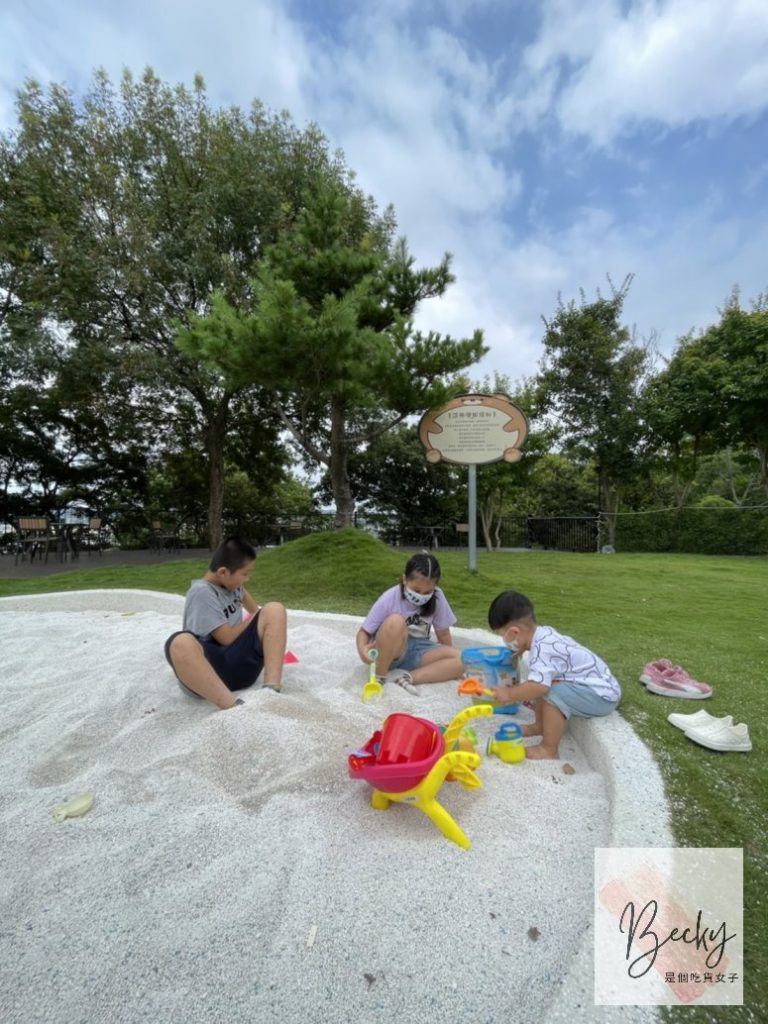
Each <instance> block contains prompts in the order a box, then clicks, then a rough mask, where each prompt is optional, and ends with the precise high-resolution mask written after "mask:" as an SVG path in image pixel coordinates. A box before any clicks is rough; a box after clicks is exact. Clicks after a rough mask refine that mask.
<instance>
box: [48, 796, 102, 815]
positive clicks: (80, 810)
mask: <svg viewBox="0 0 768 1024" xmlns="http://www.w3.org/2000/svg"><path fill="white" fill-rule="evenodd" d="M92 807H93V793H78V794H77V796H73V797H72V799H71V800H68V801H67V802H66V803H65V804H56V806H55V807H54V808H53V817H54V819H55V820H56V821H64V819H65V818H80V817H82V816H83V815H84V814H87V813H88V811H90V809H91V808H92Z"/></svg>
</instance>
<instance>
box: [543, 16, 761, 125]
mask: <svg viewBox="0 0 768 1024" xmlns="http://www.w3.org/2000/svg"><path fill="white" fill-rule="evenodd" d="M526 66H527V68H528V70H529V73H530V74H531V75H532V76H533V80H534V83H535V82H536V81H537V79H538V77H539V76H544V75H549V76H550V78H548V79H545V82H547V83H551V74H552V70H553V68H557V69H559V70H560V72H561V75H562V77H561V91H560V94H559V97H558V99H557V103H556V111H557V116H558V117H559V119H560V121H561V123H562V125H563V127H564V128H565V129H566V130H568V131H571V132H574V133H579V134H582V135H587V136H589V137H590V138H591V139H592V140H593V141H594V142H595V143H597V144H599V145H603V144H607V143H609V142H611V141H612V140H613V139H615V138H616V137H617V136H618V135H620V134H621V133H622V132H625V131H628V130H630V129H631V128H632V127H633V126H636V125H637V124H638V123H640V122H644V121H652V122H657V123H659V124H661V125H664V126H669V127H679V126H681V125H686V124H689V123H690V122H693V121H700V120H705V121H706V120H712V119H720V118H722V119H724V120H733V119H735V118H739V117H750V116H754V115H755V114H757V113H759V112H760V111H763V110H765V109H766V106H768V4H767V3H766V2H765V0H666V2H659V3H654V2H651V0H639V2H634V3H632V4H631V5H630V6H629V8H628V9H626V11H622V9H621V7H620V5H619V3H618V2H616V0H596V2H594V3H589V4H582V3H581V2H580V0H575V2H574V0H553V2H552V3H550V4H549V5H548V6H547V8H546V13H545V17H544V21H543V25H542V29H541V32H540V35H539V37H538V39H537V40H536V42H535V43H534V44H532V45H531V47H530V48H529V49H528V51H527V54H526Z"/></svg>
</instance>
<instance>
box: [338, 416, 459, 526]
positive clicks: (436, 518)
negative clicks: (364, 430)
mask: <svg viewBox="0 0 768 1024" xmlns="http://www.w3.org/2000/svg"><path fill="white" fill-rule="evenodd" d="M348 472H349V481H350V489H351V491H352V494H353V495H354V497H355V501H356V503H357V506H358V510H359V511H360V512H362V513H363V514H364V515H365V517H366V519H372V520H373V521H374V522H378V523H379V524H380V525H381V526H382V528H383V529H389V530H390V532H391V535H392V536H393V537H395V536H397V537H400V536H404V535H408V534H409V533H412V531H413V530H414V528H416V529H423V528H424V527H428V526H437V525H440V524H441V523H451V524H452V523H455V522H457V521H458V520H461V519H463V517H464V515H465V509H466V481H465V479H464V478H463V477H464V474H462V473H461V470H460V467H458V466H452V465H451V464H450V463H447V462H439V463H437V464H436V465H430V464H429V463H428V462H427V461H426V459H425V458H424V448H423V447H422V445H421V442H420V441H419V439H418V436H417V433H416V428H415V427H413V426H407V425H405V424H403V423H401V424H399V425H398V426H396V427H393V428H392V430H390V431H388V432H387V433H385V434H382V435H381V436H380V437H377V438H376V439H375V440H374V441H373V442H371V444H370V445H368V446H367V447H366V448H365V449H360V450H357V451H353V452H351V453H350V456H349V461H348ZM319 492H320V496H321V498H323V500H331V499H332V498H333V491H332V489H331V486H330V477H329V475H328V474H327V473H326V474H325V475H324V476H323V479H322V481H321V486H320V489H319Z"/></svg>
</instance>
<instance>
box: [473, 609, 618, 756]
mask: <svg viewBox="0 0 768 1024" xmlns="http://www.w3.org/2000/svg"><path fill="white" fill-rule="evenodd" d="M488 624H489V626H490V627H491V629H492V630H493V631H494V633H497V634H498V635H499V636H500V637H501V638H502V640H503V641H504V643H505V644H506V646H507V647H508V648H509V649H510V650H511V651H513V652H514V653H515V654H522V653H523V652H524V651H529V652H530V655H529V663H528V674H527V681H526V682H522V683H518V684H516V685H512V686H500V687H499V688H498V691H497V700H499V701H501V702H503V703H506V702H513V701H535V712H536V721H535V722H534V723H533V724H530V725H523V726H522V731H523V735H524V736H541V744H540V745H539V746H536V747H527V748H526V752H525V753H526V757H529V758H532V759H534V760H538V759H554V758H559V756H560V740H561V738H562V736H563V733H564V732H565V727H566V725H567V723H568V719H569V718H570V717H571V715H578V716H580V717H582V718H592V717H596V716H598V715H607V714H610V712H611V711H613V709H614V708H615V707H616V705H617V704H618V702H619V698H620V697H621V688H620V687H619V684H618V682H617V681H616V679H615V678H614V676H613V674H612V673H611V670H610V669H609V668H608V666H607V665H606V664H605V662H604V661H603V660H602V659H601V658H598V656H597V655H596V654H593V653H592V651H590V650H588V649H587V648H586V647H583V646H582V645H581V644H579V643H577V642H576V641H575V640H573V639H571V637H569V636H564V635H563V634H562V633H558V632H557V631H556V630H554V629H552V627H551V626H539V625H538V624H537V622H536V616H535V615H534V611H533V605H532V604H531V602H530V601H529V599H528V598H527V597H525V595H524V594H518V593H517V592H516V591H514V590H506V591H505V592H504V593H503V594H499V596H498V597H497V598H496V599H495V600H494V601H493V602H492V604H491V607H490V608H489V609H488Z"/></svg>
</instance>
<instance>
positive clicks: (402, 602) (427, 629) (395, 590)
mask: <svg viewBox="0 0 768 1024" xmlns="http://www.w3.org/2000/svg"><path fill="white" fill-rule="evenodd" d="M439 582H440V566H439V564H438V561H437V559H436V558H434V557H433V556H432V555H430V554H427V553H426V552H423V553H421V554H418V555H414V556H413V557H412V558H409V559H408V562H407V563H406V566H405V571H404V572H403V575H402V576H401V578H400V581H399V582H398V583H396V584H395V586H394V587H390V588H389V590H385V591H384V593H383V594H382V595H381V596H380V597H379V598H377V599H376V601H375V602H374V604H373V606H372V607H371V610H370V611H369V612H368V615H367V617H366V619H365V622H363V624H362V626H361V627H360V629H359V630H358V633H357V637H356V643H357V653H358V654H359V655H360V660H361V661H364V662H365V664H366V665H367V664H368V652H369V651H370V650H371V649H372V648H375V649H376V650H377V652H378V658H377V661H376V672H377V678H378V680H379V682H380V683H383V682H385V681H386V675H387V672H388V671H389V669H396V670H397V676H396V677H395V679H394V682H395V683H397V685H398V686H402V688H403V689H404V690H407V691H408V692H409V693H415V692H417V691H416V690H415V687H414V684H415V683H443V682H445V681H446V680H448V679H456V678H458V677H459V676H460V675H461V674H462V672H463V667H462V664H461V653H460V652H459V651H458V650H457V649H456V648H455V647H453V645H452V641H451V626H452V625H453V624H454V622H455V621H456V616H455V615H454V614H453V612H452V611H451V606H450V605H449V604H448V602H447V601H446V599H445V595H444V594H443V592H442V590H440V588H439V587H438V585H437V584H438V583H439ZM433 628H434V631H435V636H436V638H437V639H436V640H433V639H432V638H431V636H430V633H431V631H432V629H433Z"/></svg>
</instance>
